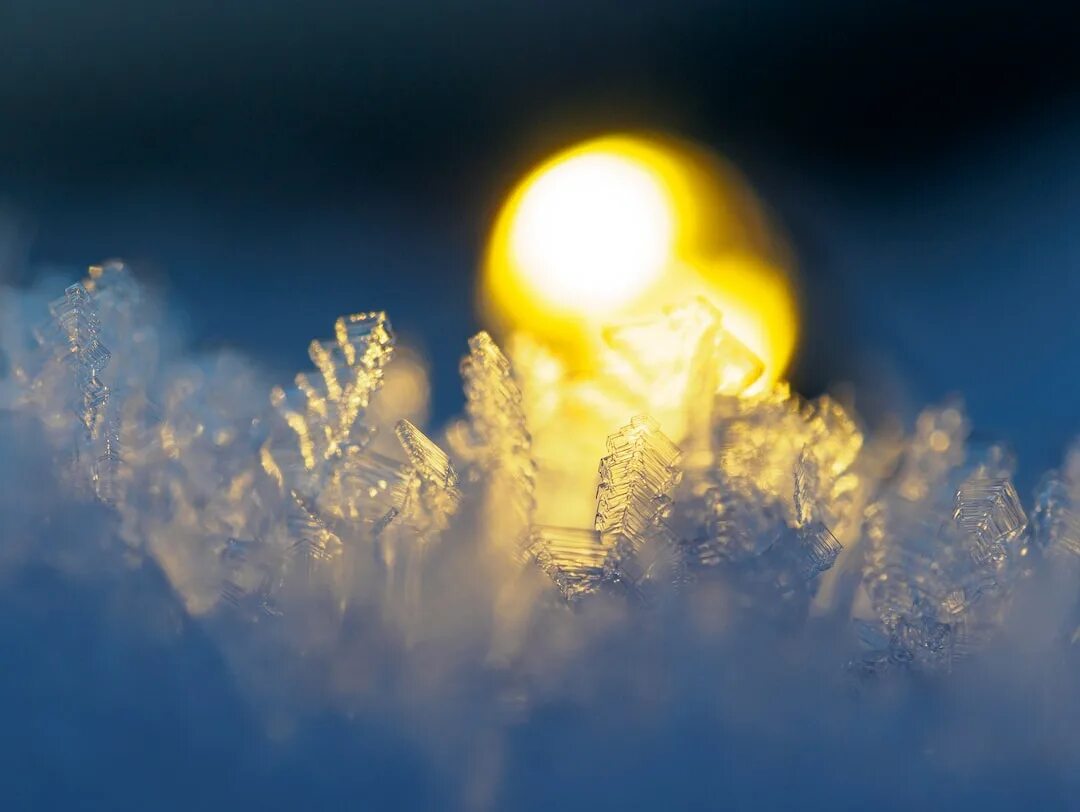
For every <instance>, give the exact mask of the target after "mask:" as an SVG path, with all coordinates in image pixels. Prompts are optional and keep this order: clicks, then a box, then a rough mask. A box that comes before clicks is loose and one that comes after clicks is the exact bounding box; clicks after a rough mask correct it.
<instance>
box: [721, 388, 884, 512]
mask: <svg viewBox="0 0 1080 812" xmlns="http://www.w3.org/2000/svg"><path fill="white" fill-rule="evenodd" d="M862 444H863V437H862V432H860V431H859V429H858V427H857V426H856V425H855V422H854V421H853V420H852V419H851V417H850V416H849V415H848V413H847V411H846V410H845V409H844V408H843V407H842V406H841V405H840V404H839V403H837V402H836V401H835V400H833V399H832V398H830V397H828V396H823V397H821V398H818V399H817V400H815V401H809V402H808V401H805V400H803V399H802V398H800V397H798V396H797V395H794V394H792V392H791V390H790V388H789V387H788V386H787V385H782V384H778V385H776V386H774V387H773V388H772V389H770V390H769V391H767V392H764V393H762V394H761V395H758V396H755V397H744V398H718V399H717V405H716V413H715V415H714V418H713V436H712V446H713V451H714V454H715V457H716V468H717V469H718V470H719V472H720V473H721V474H722V475H723V476H724V477H727V478H729V479H732V480H735V481H745V482H751V483H753V485H754V487H755V488H756V489H757V490H759V491H760V492H761V493H763V494H764V495H765V497H767V498H773V499H776V500H778V501H779V502H780V504H781V505H782V506H783V507H784V512H785V517H786V518H787V520H788V521H789V522H791V523H797V522H798V517H797V515H796V513H797V509H796V505H795V494H794V490H793V488H792V476H793V471H795V470H796V468H797V466H801V467H802V468H803V469H804V473H805V475H806V476H812V477H813V482H812V483H811V482H810V481H809V480H807V481H806V482H805V483H804V486H806V487H808V486H811V485H812V486H813V489H814V491H816V492H814V493H811V492H810V491H809V490H807V489H806V487H804V490H803V496H804V497H805V498H804V502H805V503H806V504H809V503H810V502H814V503H816V504H817V505H818V508H819V511H820V513H821V515H820V516H819V518H821V519H822V521H825V522H826V523H827V524H829V525H830V526H836V525H837V524H840V523H842V522H844V521H845V520H848V519H850V518H851V517H850V515H849V514H850V511H851V510H852V509H853V508H854V506H855V505H857V504H858V500H857V499H855V496H856V494H857V493H858V491H859V489H860V488H861V487H862V484H863V483H862V482H861V480H860V478H859V476H858V474H857V473H856V471H855V468H854V464H855V462H856V460H857V458H858V455H859V452H860V450H861V449H862Z"/></svg>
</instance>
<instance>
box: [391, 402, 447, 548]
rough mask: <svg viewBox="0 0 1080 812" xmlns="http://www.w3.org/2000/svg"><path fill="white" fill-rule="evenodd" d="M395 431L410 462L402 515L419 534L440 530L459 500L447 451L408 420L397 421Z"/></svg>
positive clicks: (401, 510) (427, 534)
mask: <svg viewBox="0 0 1080 812" xmlns="http://www.w3.org/2000/svg"><path fill="white" fill-rule="evenodd" d="M394 432H395V434H397V438H398V441H399V442H400V443H401V447H402V448H403V449H404V450H405V454H406V456H407V457H408V458H409V464H410V475H409V478H408V484H407V485H406V488H405V492H404V499H403V501H402V504H401V506H400V508H399V510H400V513H401V515H402V518H403V519H404V521H405V522H406V523H407V524H409V525H410V526H411V527H413V528H414V529H415V530H416V531H417V532H418V533H420V534H421V535H422V536H425V537H426V536H429V535H431V534H433V533H439V532H442V530H444V529H445V528H446V524H447V521H448V520H449V517H450V516H452V515H453V514H454V512H455V511H456V510H457V507H458V503H459V502H460V500H461V491H460V490H459V489H458V475H457V472H456V471H455V470H454V466H453V465H451V463H450V458H449V457H448V456H447V455H446V452H444V451H443V450H442V449H441V448H439V447H438V446H437V445H435V443H433V442H432V441H431V440H430V439H429V438H428V437H427V435H425V434H424V433H423V432H422V431H420V429H418V428H417V427H416V426H414V425H413V424H412V423H410V422H409V421H408V420H399V421H398V423H397V426H396V427H395V429H394Z"/></svg>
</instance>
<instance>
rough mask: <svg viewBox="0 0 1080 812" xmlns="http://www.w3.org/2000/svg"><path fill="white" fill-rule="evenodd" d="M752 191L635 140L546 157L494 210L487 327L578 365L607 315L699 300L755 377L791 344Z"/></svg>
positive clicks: (715, 168) (671, 148)
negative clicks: (753, 367)
mask: <svg viewBox="0 0 1080 812" xmlns="http://www.w3.org/2000/svg"><path fill="white" fill-rule="evenodd" d="M763 222H764V221H763V218H761V216H760V212H759V211H758V209H757V204H756V202H755V201H754V200H753V198H752V196H751V195H750V194H749V193H748V192H747V191H746V190H745V188H743V187H742V186H741V185H740V183H739V182H738V180H737V178H735V176H734V175H733V174H732V173H726V172H724V171H722V170H721V169H720V165H719V164H718V163H715V162H713V161H711V160H710V159H709V158H708V156H703V154H701V153H699V152H696V151H694V150H691V149H690V148H688V147H686V146H685V145H680V144H677V143H675V142H670V141H661V140H659V139H655V138H645V137H637V136H622V135H616V136H607V137H604V138H598V139H595V140H592V141H587V142H585V143H582V144H580V145H578V146H575V147H572V148H570V149H568V150H565V151H564V152H561V153H559V154H557V155H555V156H554V157H552V158H551V159H549V160H548V161H545V162H544V163H542V164H541V165H540V166H538V167H537V168H536V169H534V170H533V171H532V172H530V173H529V174H528V175H526V177H525V178H524V179H523V180H522V181H521V182H520V183H519V184H518V186H517V187H516V188H515V189H514V191H513V192H512V193H511V195H510V197H509V198H508V199H507V201H506V203H505V204H504V205H503V207H502V209H501V211H500V213H499V216H498V218H497V220H496V223H495V227H494V230H493V232H492V236H491V239H490V241H489V244H488V251H487V258H486V262H485V268H484V279H483V284H482V285H481V299H482V305H483V309H484V312H485V315H486V316H487V317H488V320H489V321H491V322H492V323H493V325H492V326H493V327H495V328H496V329H499V328H502V329H503V331H504V332H508V331H513V330H521V331H524V332H527V333H529V334H531V335H533V336H534V337H537V338H540V339H541V340H543V341H545V342H547V343H548V344H549V345H551V346H553V347H555V348H557V349H559V350H560V351H561V354H562V355H563V356H564V358H567V359H568V360H571V361H573V362H574V363H581V362H584V363H586V364H587V362H588V357H589V355H590V353H591V350H590V346H591V345H590V340H589V336H590V335H591V334H594V333H595V331H596V330H597V329H598V328H599V327H602V326H604V325H605V324H609V323H611V322H613V321H618V320H620V319H622V318H629V317H636V316H640V315H644V314H647V313H648V312H650V311H655V310H658V309H659V308H660V307H662V306H664V305H667V304H677V303H680V302H682V301H684V300H686V299H689V298H691V297H693V296H695V295H705V296H707V297H708V298H709V299H711V300H712V301H713V302H714V304H716V306H717V307H718V308H719V309H720V310H721V311H722V312H724V314H725V320H724V322H725V326H726V327H727V329H729V330H730V331H731V332H732V333H733V334H734V335H735V336H736V337H737V338H739V339H740V340H741V341H743V343H745V344H746V345H747V346H748V347H750V348H751V349H752V350H753V351H754V352H755V353H757V354H758V355H759V356H760V357H761V359H762V361H764V363H765V367H766V378H767V379H775V378H777V377H779V375H780V374H781V373H782V372H783V371H784V368H785V367H786V366H787V364H788V361H789V360H790V357H791V354H792V352H793V350H794V347H795V339H796V333H797V307H796V303H795V298H794V295H793V293H792V289H791V284H790V281H789V279H788V276H787V275H786V274H785V273H784V272H783V271H782V269H780V268H779V267H777V263H775V262H774V261H773V260H772V259H771V258H767V257H765V256H764V253H765V251H764V250H762V246H764V245H768V244H770V243H774V242H775V240H774V239H773V238H772V235H771V234H769V233H768V230H767V228H765V226H764V225H763Z"/></svg>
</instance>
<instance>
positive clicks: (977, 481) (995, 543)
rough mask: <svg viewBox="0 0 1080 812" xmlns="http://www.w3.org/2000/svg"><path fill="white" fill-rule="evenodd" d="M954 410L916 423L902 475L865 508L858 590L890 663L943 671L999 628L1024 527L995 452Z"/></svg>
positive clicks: (1005, 465)
mask: <svg viewBox="0 0 1080 812" xmlns="http://www.w3.org/2000/svg"><path fill="white" fill-rule="evenodd" d="M967 426H968V424H967V420H966V418H965V417H964V415H963V412H962V411H961V409H960V406H959V405H958V404H955V403H953V404H949V405H947V406H945V407H944V408H942V409H936V410H927V411H926V412H924V413H923V414H922V415H921V416H920V417H919V419H918V422H917V424H916V433H915V436H914V438H913V439H912V441H911V443H910V444H909V445H908V447H907V449H906V452H905V456H904V459H903V461H902V464H901V467H900V473H899V475H898V477H897V478H896V480H895V481H894V483H893V484H892V486H891V487H890V488H888V489H887V490H885V491H884V492H883V493H882V495H881V496H880V497H879V498H878V499H877V500H876V501H875V502H874V503H873V504H871V505H870V506H869V507H868V508H867V513H866V545H867V548H866V561H865V565H864V575H863V583H864V586H865V589H866V593H867V595H868V596H869V599H870V603H871V605H872V606H873V608H874V610H875V612H876V613H877V616H878V619H879V622H880V623H881V624H882V627H883V632H884V633H885V634H886V635H887V636H888V637H889V639H890V647H891V649H890V651H891V653H890V657H889V659H890V661H892V662H904V663H909V664H911V665H913V666H916V667H919V668H923V669H928V670H948V669H949V668H950V667H951V664H952V659H953V657H954V656H958V655H960V654H963V653H967V652H968V651H970V650H971V648H972V647H974V646H976V645H978V644H980V642H981V641H983V640H985V639H986V638H987V637H988V636H989V635H990V634H992V631H993V629H994V628H995V627H997V626H998V625H999V624H1000V618H1001V614H1002V613H1003V612H1004V611H1005V610H1006V609H1007V607H1008V600H1009V597H1010V593H1011V588H1012V585H1013V582H1014V581H1015V580H1016V578H1017V576H1018V575H1019V574H1020V573H1021V571H1022V569H1021V563H1020V562H1021V559H1022V558H1023V556H1024V555H1025V554H1026V547H1025V545H1024V543H1023V539H1024V533H1025V530H1026V527H1027V517H1026V515H1025V514H1024V511H1023V508H1022V507H1021V506H1020V500H1019V497H1018V495H1017V493H1016V489H1015V488H1014V487H1013V485H1012V482H1011V481H1010V479H1009V473H1010V471H1009V462H1008V460H1007V457H1006V456H1005V455H1004V454H1003V452H1002V450H1001V449H1000V448H998V447H995V446H991V447H989V448H987V449H984V450H981V451H980V450H979V449H978V448H977V447H975V446H972V445H971V444H970V443H968V442H967V431H968V428H967Z"/></svg>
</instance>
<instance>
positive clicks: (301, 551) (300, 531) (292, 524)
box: [287, 491, 343, 561]
mask: <svg viewBox="0 0 1080 812" xmlns="http://www.w3.org/2000/svg"><path fill="white" fill-rule="evenodd" d="M290 497H291V498H290V500H289V506H288V513H287V522H288V529H289V533H290V535H291V538H292V548H291V552H292V554H293V555H294V556H296V557H298V558H300V559H303V560H310V561H329V560H331V559H333V558H337V557H338V556H339V555H341V552H342V550H343V546H342V543H341V539H340V538H338V536H337V535H336V534H335V533H333V532H332V531H331V530H330V528H328V527H327V526H326V523H325V522H324V521H323V520H322V519H321V518H319V516H318V515H317V514H316V513H315V512H314V511H313V510H312V508H311V507H309V506H308V505H307V503H306V502H305V500H304V498H303V497H302V496H301V495H300V494H298V493H297V492H296V491H293V492H292V493H291V494H290Z"/></svg>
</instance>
